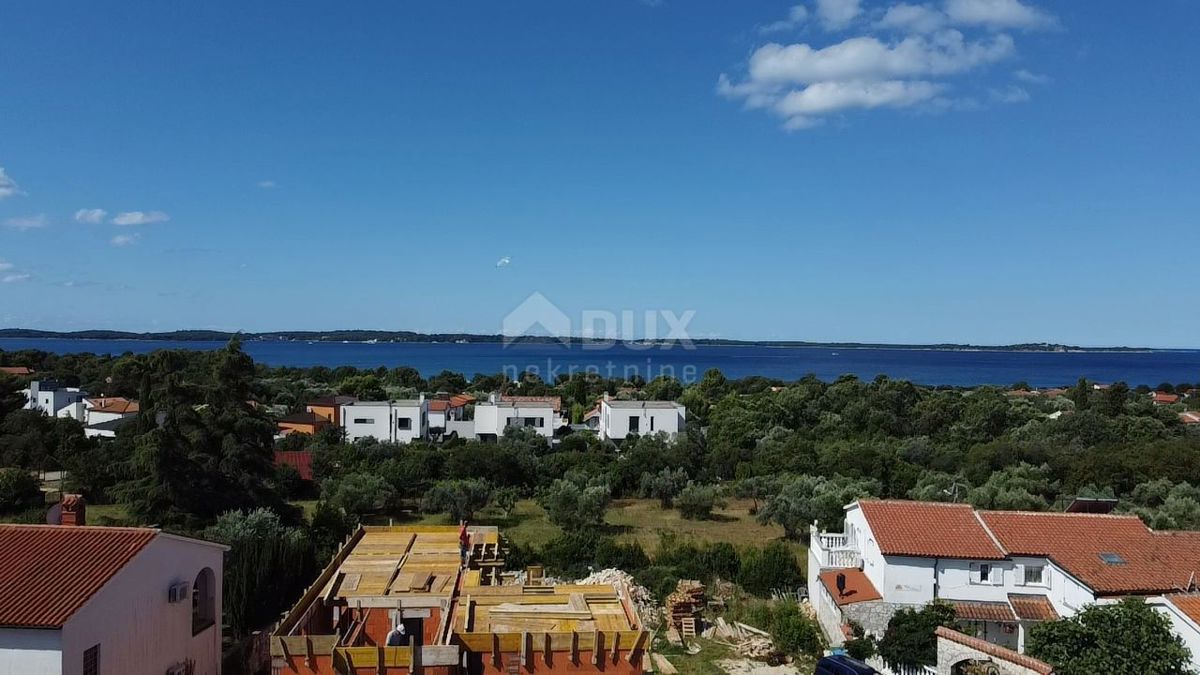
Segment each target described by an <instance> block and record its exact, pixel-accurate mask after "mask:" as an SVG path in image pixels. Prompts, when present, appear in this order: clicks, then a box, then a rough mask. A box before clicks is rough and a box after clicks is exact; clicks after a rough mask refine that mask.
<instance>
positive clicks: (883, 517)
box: [808, 499, 1200, 663]
mask: <svg viewBox="0 0 1200 675" xmlns="http://www.w3.org/2000/svg"><path fill="white" fill-rule="evenodd" d="M810 534H811V538H812V541H811V547H810V549H809V559H808V589H809V596H810V598H811V602H812V604H813V607H814V609H815V610H816V613H817V618H818V619H819V621H820V624H821V626H822V629H823V630H824V632H825V633H826V635H827V637H828V638H829V639H830V640H831V641H832V642H833V643H835V644H838V643H840V642H841V641H842V640H843V639H844V635H845V630H846V628H845V627H846V626H848V625H849V624H850V623H851V622H856V623H858V624H859V625H861V626H862V627H863V629H864V630H865V631H866V632H867V633H869V634H872V635H876V636H878V635H882V634H883V632H884V631H885V630H886V628H887V624H888V621H890V620H891V616H892V614H894V613H895V612H896V611H897V610H899V609H901V608H905V607H920V606H923V605H925V604H927V603H929V602H932V601H933V600H942V601H945V602H948V603H950V604H951V605H952V606H953V607H954V610H955V613H956V615H957V617H958V620H959V622H960V623H962V624H965V625H966V626H968V627H969V628H970V629H971V631H970V632H972V633H973V634H974V635H975V636H976V637H978V638H980V639H983V640H986V641H987V642H989V643H992V644H995V645H998V646H1000V647H1004V648H1007V649H1012V650H1015V651H1018V652H1023V651H1024V649H1025V640H1026V636H1027V635H1028V631H1029V629H1030V628H1031V627H1032V626H1033V625H1035V624H1037V623H1038V622H1042V621H1050V620H1055V619H1058V618H1060V617H1069V616H1072V615H1074V614H1075V613H1077V612H1079V611H1080V610H1081V609H1083V608H1084V607H1085V606H1087V605H1089V604H1092V603H1104V602H1114V601H1117V600H1119V599H1121V598H1124V597H1128V596H1137V597H1142V598H1145V599H1146V601H1147V602H1149V603H1151V604H1152V605H1154V606H1155V608H1156V609H1158V610H1159V611H1161V612H1163V613H1164V614H1166V615H1167V616H1169V617H1171V619H1172V625H1173V626H1175V630H1176V632H1177V633H1178V634H1179V635H1180V637H1181V638H1183V640H1184V642H1185V643H1186V644H1188V645H1189V646H1192V645H1195V647H1194V648H1193V649H1194V651H1193V653H1194V655H1195V656H1196V657H1198V658H1200V629H1198V624H1197V622H1196V620H1195V617H1196V616H1200V611H1197V610H1200V600H1192V598H1194V597H1196V596H1195V592H1196V591H1197V590H1200V588H1198V586H1197V584H1198V583H1200V532H1156V531H1154V530H1151V529H1150V528H1148V527H1146V525H1145V524H1144V523H1142V521H1141V520H1140V519H1139V518H1137V517H1136V516H1125V515H1108V514H1094V513H1045V512H1037V513H1035V512H1020V511H976V510H975V509H974V508H972V507H971V506H970V505H967V504H946V503H937V502H911V501H898V500H865V499H864V500H859V501H856V502H854V503H852V504H849V505H848V506H846V510H845V520H844V526H843V529H842V532H823V531H820V529H819V527H818V524H814V525H813V527H812V529H811V531H810ZM1193 613H1194V614H1195V616H1192V614H1193ZM1198 663H1200V662H1198Z"/></svg>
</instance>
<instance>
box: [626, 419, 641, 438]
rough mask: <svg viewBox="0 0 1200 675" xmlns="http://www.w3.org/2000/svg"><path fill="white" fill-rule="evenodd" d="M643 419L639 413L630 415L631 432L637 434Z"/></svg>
mask: <svg viewBox="0 0 1200 675" xmlns="http://www.w3.org/2000/svg"><path fill="white" fill-rule="evenodd" d="M641 421H642V418H640V417H638V416H637V415H630V416H629V433H631V434H636V433H637V432H638V428H639V424H640V423H641Z"/></svg>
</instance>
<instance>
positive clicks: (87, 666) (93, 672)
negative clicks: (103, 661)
mask: <svg viewBox="0 0 1200 675" xmlns="http://www.w3.org/2000/svg"><path fill="white" fill-rule="evenodd" d="M83 675H100V645H93V646H91V647H88V648H87V650H86V651H84V652H83Z"/></svg>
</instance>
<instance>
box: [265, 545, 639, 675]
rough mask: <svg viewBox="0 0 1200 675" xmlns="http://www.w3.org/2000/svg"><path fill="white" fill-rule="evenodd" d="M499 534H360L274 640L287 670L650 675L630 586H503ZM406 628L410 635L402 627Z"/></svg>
mask: <svg viewBox="0 0 1200 675" xmlns="http://www.w3.org/2000/svg"><path fill="white" fill-rule="evenodd" d="M503 566H504V548H503V542H502V540H501V539H500V534H499V532H498V531H497V530H496V528H494V527H481V526H470V527H468V528H467V558H466V563H465V564H463V563H462V560H461V558H460V549H459V529H458V528H457V527H439V526H396V527H364V528H360V529H359V530H358V531H357V532H355V533H354V534H353V535H352V536H351V538H350V540H349V541H348V543H347V544H346V546H345V547H343V548H342V550H341V551H339V552H338V554H337V555H335V556H334V558H333V560H332V562H331V563H330V564H329V566H328V567H326V568H325V570H324V571H323V572H322V573H321V575H320V576H319V577H318V578H317V581H316V582H315V583H314V584H313V585H312V587H310V588H309V589H308V591H307V592H306V593H305V594H304V595H303V596H302V597H301V599H300V601H299V602H298V603H297V604H296V606H295V607H293V608H292V610H291V611H290V612H288V614H287V615H286V616H285V617H284V619H283V620H282V621H281V622H280V624H279V627H278V629H277V630H276V631H275V633H273V634H272V635H271V638H270V641H271V660H272V669H273V671H274V672H278V673H287V674H289V675H292V674H295V675H335V674H340V673H371V674H372V675H407V674H408V673H417V672H420V673H424V674H425V675H477V674H484V675H503V674H505V673H512V672H521V673H599V672H604V673H613V674H614V675H633V674H635V673H642V672H643V671H644V668H643V657H644V654H645V650H646V648H647V647H648V646H649V645H648V640H649V633H648V632H646V631H645V630H644V628H643V626H642V622H641V618H640V617H638V615H637V612H636V609H635V608H634V606H633V604H632V602H631V601H630V598H629V597H628V590H626V589H623V588H618V587H616V586H612V585H606V584H597V585H582V586H580V585H559V586H536V585H533V586H530V585H523V584H513V585H505V584H504V583H503V577H502V575H501V574H500V571H501V569H503ZM401 627H402V628H403V630H402V631H401V630H400V629H401Z"/></svg>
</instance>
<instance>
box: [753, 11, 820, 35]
mask: <svg viewBox="0 0 1200 675" xmlns="http://www.w3.org/2000/svg"><path fill="white" fill-rule="evenodd" d="M807 20H808V8H807V7H805V6H804V5H793V6H792V8H791V9H789V10H788V15H787V18H786V19H780V20H779V21H776V22H774V23H769V24H767V25H765V26H761V27H759V29H758V32H760V33H782V32H785V31H789V30H795V29H797V28H799V27H800V26H801V25H803V24H804V22H805V21H807Z"/></svg>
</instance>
